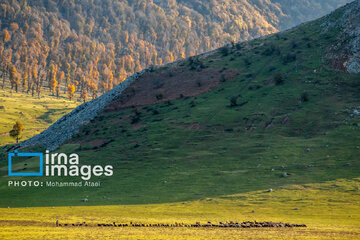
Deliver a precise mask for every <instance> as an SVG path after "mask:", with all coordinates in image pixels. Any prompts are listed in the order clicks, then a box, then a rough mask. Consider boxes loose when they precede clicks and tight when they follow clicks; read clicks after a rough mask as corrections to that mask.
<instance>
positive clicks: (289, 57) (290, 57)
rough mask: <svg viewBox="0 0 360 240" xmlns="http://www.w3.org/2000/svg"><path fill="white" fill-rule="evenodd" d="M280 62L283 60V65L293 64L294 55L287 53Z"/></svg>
mask: <svg viewBox="0 0 360 240" xmlns="http://www.w3.org/2000/svg"><path fill="white" fill-rule="evenodd" d="M282 60H283V64H288V63H291V62H294V61H295V60H296V55H295V54H291V53H288V54H286V55H285V56H283V58H282Z"/></svg>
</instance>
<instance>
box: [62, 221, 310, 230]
mask: <svg viewBox="0 0 360 240" xmlns="http://www.w3.org/2000/svg"><path fill="white" fill-rule="evenodd" d="M56 226H57V227H67V226H70V227H71V226H72V227H81V226H85V227H86V226H89V225H88V224H87V223H86V222H82V223H80V222H77V223H73V224H68V223H64V224H61V223H59V220H57V221H56ZM93 226H97V227H192V228H210V227H213V228H286V227H288V228H292V227H306V225H305V224H291V223H282V222H279V223H277V222H257V221H254V222H251V221H245V222H241V223H239V222H233V221H230V222H225V223H223V222H219V224H213V223H211V222H207V223H206V224H200V222H196V223H195V224H185V223H174V224H162V223H156V224H142V223H133V222H130V223H129V224H127V223H125V224H116V223H115V222H113V223H98V224H94V225H93Z"/></svg>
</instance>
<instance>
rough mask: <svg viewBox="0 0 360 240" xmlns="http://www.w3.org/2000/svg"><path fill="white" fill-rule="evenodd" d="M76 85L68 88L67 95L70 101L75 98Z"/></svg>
mask: <svg viewBox="0 0 360 240" xmlns="http://www.w3.org/2000/svg"><path fill="white" fill-rule="evenodd" d="M75 90H76V88H75V85H74V84H69V85H68V88H67V93H68V96H69V99H70V100H71V99H72V98H73V97H74V93H75Z"/></svg>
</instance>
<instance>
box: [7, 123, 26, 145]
mask: <svg viewBox="0 0 360 240" xmlns="http://www.w3.org/2000/svg"><path fill="white" fill-rule="evenodd" d="M22 131H23V124H22V123H21V122H20V121H16V123H15V124H14V126H13V128H12V129H11V131H10V132H9V134H10V137H12V138H14V139H15V140H16V143H18V142H19V139H20V138H21V133H22Z"/></svg>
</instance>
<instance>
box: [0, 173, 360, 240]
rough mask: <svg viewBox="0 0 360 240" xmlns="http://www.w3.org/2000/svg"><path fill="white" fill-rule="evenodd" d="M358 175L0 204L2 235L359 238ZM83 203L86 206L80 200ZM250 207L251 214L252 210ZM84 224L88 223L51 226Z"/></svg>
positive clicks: (10, 236)
mask: <svg viewBox="0 0 360 240" xmlns="http://www.w3.org/2000/svg"><path fill="white" fill-rule="evenodd" d="M359 186H360V179H359V178H355V179H351V180H348V179H339V180H336V181H328V182H325V183H321V184H306V185H294V186H291V187H285V188H278V189H273V192H267V191H266V190H261V191H255V192H249V193H245V194H235V195H231V196H222V197H217V198H204V199H201V200H196V201H187V202H178V203H166V204H165V203H164V204H144V205H117V206H92V207H88V206H82V207H55V208H53V207H41V208H9V209H8V208H1V209H0V238H1V239H31V238H36V239H99V238H101V239H245V238H246V239H342V240H343V239H360V203H359V200H360V191H359V190H357V187H359ZM84 205H86V204H84ZM253 211H254V212H253ZM56 220H59V222H60V223H76V222H84V221H85V222H87V223H88V224H89V226H87V227H55V222H56ZM248 220H251V221H254V220H257V221H278V222H290V223H304V224H307V228H299V229H296V228H285V229H219V228H211V229H194V228H149V227H148V228H134V227H132V228H131V227H125V228H114V227H107V228H104V227H97V224H98V223H113V222H114V221H115V222H116V223H117V224H120V223H130V222H133V223H145V224H147V223H151V224H154V223H175V222H178V223H181V222H182V223H188V224H194V223H195V222H200V223H207V222H208V221H211V222H212V223H217V222H219V221H222V222H226V221H239V222H240V221H248Z"/></svg>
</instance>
